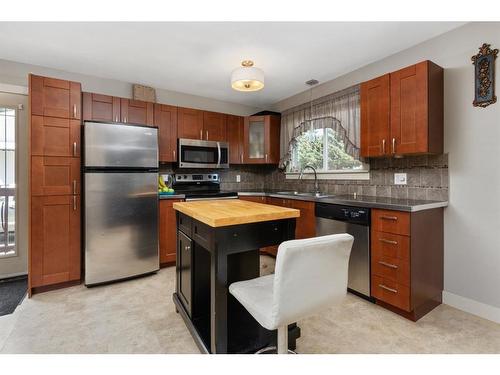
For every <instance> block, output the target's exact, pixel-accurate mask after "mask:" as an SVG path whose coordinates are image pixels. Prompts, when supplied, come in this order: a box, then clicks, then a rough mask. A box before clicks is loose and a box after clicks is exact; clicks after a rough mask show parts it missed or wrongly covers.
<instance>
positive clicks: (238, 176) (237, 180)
mask: <svg viewBox="0 0 500 375" xmlns="http://www.w3.org/2000/svg"><path fill="white" fill-rule="evenodd" d="M236 182H241V176H240V175H239V174H237V175H236Z"/></svg>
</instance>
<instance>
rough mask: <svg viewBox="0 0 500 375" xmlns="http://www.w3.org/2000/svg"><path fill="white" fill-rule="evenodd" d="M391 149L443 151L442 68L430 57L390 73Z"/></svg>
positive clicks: (405, 152)
mask: <svg viewBox="0 0 500 375" xmlns="http://www.w3.org/2000/svg"><path fill="white" fill-rule="evenodd" d="M390 152H391V153H392V154H396V155H403V154H422V153H442V152H443V69H442V68H441V67H439V66H438V65H436V64H434V63H433V62H431V61H423V62H421V63H418V64H416V65H412V66H409V67H407V68H404V69H401V70H398V71H396V72H394V73H391V150H390Z"/></svg>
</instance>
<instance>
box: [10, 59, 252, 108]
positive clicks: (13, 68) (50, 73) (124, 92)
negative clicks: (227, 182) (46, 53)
mask: <svg viewBox="0 0 500 375" xmlns="http://www.w3.org/2000/svg"><path fill="white" fill-rule="evenodd" d="M29 73H34V74H38V75H43V76H47V77H54V78H60V79H67V80H72V81H77V82H81V83H82V90H83V91H88V92H96V93H99V94H107V95H113V96H120V97H124V98H131V97H132V83H129V82H122V81H116V80H112V79H105V78H99V77H97V76H89V75H84V74H78V73H71V72H65V71H62V70H56V69H51V68H45V67H42V66H38V65H29V64H23V63H18V62H14V61H8V60H1V59H0V83H1V84H10V85H17V86H25V87H27V86H28V74H29ZM96 74H97V72H96ZM156 97H157V102H158V103H163V104H170V105H175V106H181V107H188V108H196V109H204V110H207V111H215V112H222V113H230V114H234V115H241V116H247V115H251V114H254V113H256V112H259V111H260V110H261V109H259V108H255V107H250V106H245V105H242V104H236V103H229V102H224V101H221V100H215V99H210V98H205V97H202V96H196V95H189V94H184V93H180V92H175V91H169V90H163V89H156Z"/></svg>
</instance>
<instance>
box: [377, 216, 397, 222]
mask: <svg viewBox="0 0 500 375" xmlns="http://www.w3.org/2000/svg"><path fill="white" fill-rule="evenodd" d="M380 218H381V219H382V220H393V221H396V220H398V217H397V216H380Z"/></svg>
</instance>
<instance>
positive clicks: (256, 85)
mask: <svg viewBox="0 0 500 375" xmlns="http://www.w3.org/2000/svg"><path fill="white" fill-rule="evenodd" d="M231 87H232V88H233V89H235V90H237V91H259V90H262V89H263V88H264V72H263V71H262V70H261V69H259V68H256V67H254V66H253V61H252V60H243V61H242V62H241V68H237V69H235V70H233V73H232V74H231Z"/></svg>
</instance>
